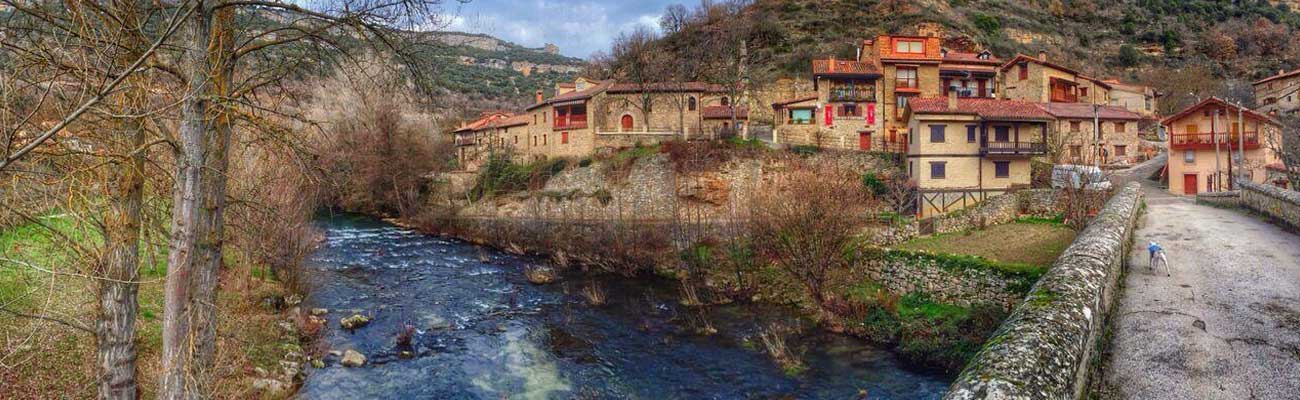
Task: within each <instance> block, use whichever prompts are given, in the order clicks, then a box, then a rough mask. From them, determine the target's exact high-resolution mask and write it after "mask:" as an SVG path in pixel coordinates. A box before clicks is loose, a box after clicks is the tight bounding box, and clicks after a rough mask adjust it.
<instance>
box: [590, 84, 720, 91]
mask: <svg viewBox="0 0 1300 400" xmlns="http://www.w3.org/2000/svg"><path fill="white" fill-rule="evenodd" d="M642 90H646V91H650V92H714V93H716V92H721V91H722V86H721V85H715V84H712V83H705V82H650V83H645V84H637V83H627V82H620V83H615V84H613V85H611V86H610V87H609V92H610V93H637V92H641V91H642Z"/></svg>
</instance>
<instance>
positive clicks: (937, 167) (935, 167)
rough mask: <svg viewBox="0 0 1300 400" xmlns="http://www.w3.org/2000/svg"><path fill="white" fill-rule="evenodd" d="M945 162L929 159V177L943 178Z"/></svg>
mask: <svg viewBox="0 0 1300 400" xmlns="http://www.w3.org/2000/svg"><path fill="white" fill-rule="evenodd" d="M946 164H948V163H947V162H944V161H931V162H930V179H943V178H944V175H945V172H947V171H945V169H946Z"/></svg>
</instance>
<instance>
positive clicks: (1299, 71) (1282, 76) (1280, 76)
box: [1251, 69, 1300, 85]
mask: <svg viewBox="0 0 1300 400" xmlns="http://www.w3.org/2000/svg"><path fill="white" fill-rule="evenodd" d="M1296 75H1300V69H1297V70H1295V71H1291V72H1284V73H1281V74H1277V75H1273V76H1270V77H1267V78H1264V79H1260V80H1257V81H1255V82H1254V83H1251V85H1258V84H1261V83H1267V82H1269V81H1275V80H1278V79H1286V78H1290V77H1293V76H1296Z"/></svg>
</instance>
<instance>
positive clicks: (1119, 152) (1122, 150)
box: [1115, 144, 1128, 157]
mask: <svg viewBox="0 0 1300 400" xmlns="http://www.w3.org/2000/svg"><path fill="white" fill-rule="evenodd" d="M1125 155H1128V152H1127V151H1126V147H1125V146H1124V145H1122V144H1117V145H1115V157H1123V156H1125Z"/></svg>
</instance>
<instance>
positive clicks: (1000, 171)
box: [993, 161, 1011, 178]
mask: <svg viewBox="0 0 1300 400" xmlns="http://www.w3.org/2000/svg"><path fill="white" fill-rule="evenodd" d="M993 176H994V177H996V178H1010V177H1011V162H1010V161H994V162H993Z"/></svg>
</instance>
